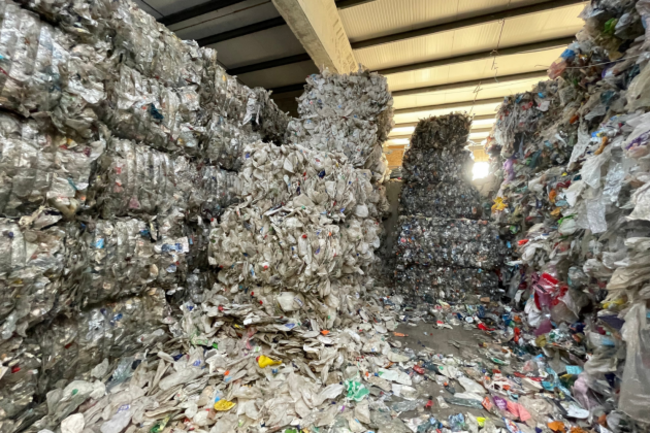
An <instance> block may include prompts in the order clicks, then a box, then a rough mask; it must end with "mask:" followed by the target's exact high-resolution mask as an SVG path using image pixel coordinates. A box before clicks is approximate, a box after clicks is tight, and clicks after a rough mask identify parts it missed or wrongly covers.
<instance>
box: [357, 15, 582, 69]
mask: <svg viewBox="0 0 650 433" xmlns="http://www.w3.org/2000/svg"><path fill="white" fill-rule="evenodd" d="M582 9H583V6H582V5H574V6H566V7H563V8H557V9H552V10H549V11H544V12H538V13H534V14H529V15H524V16H521V17H515V18H509V19H507V20H503V21H494V22H489V23H486V24H482V25H477V26H473V27H468V28H462V29H458V30H453V31H448V32H442V33H435V34H432V35H428V36H421V37H417V38H411V39H405V40H401V41H396V42H393V43H388V44H382V45H378V46H373V47H367V48H361V49H356V50H354V55H355V56H356V58H357V61H358V62H360V63H362V64H364V65H366V67H368V68H370V69H384V68H389V67H394V66H400V65H407V64H412V63H418V62H424V61H430V60H435V59H442V58H447V57H456V56H461V55H464V54H470V53H476V52H482V51H490V50H498V49H499V48H505V47H512V46H517V45H523V44H527V43H531V42H535V41H540V40H549V39H555V38H559V37H562V36H568V35H572V34H575V33H576V32H577V31H579V30H580V29H581V28H582V26H583V22H582V20H581V19H579V18H578V14H579V13H580V12H581V11H582Z"/></svg>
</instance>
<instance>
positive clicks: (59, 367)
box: [32, 288, 171, 395]
mask: <svg viewBox="0 0 650 433" xmlns="http://www.w3.org/2000/svg"><path fill="white" fill-rule="evenodd" d="M170 313H171V311H170V307H169V305H168V304H167V301H166V300H165V294H164V292H163V291H162V290H161V289H155V288H148V289H147V293H146V294H145V293H143V295H142V296H139V297H132V298H126V299H123V300H120V301H116V302H110V303H103V304H99V305H97V304H96V306H95V307H93V308H89V309H86V310H83V311H81V312H79V313H76V314H73V315H71V317H70V318H67V317H61V318H59V319H57V320H55V321H54V322H52V323H51V324H49V325H48V326H43V327H42V328H36V329H35V330H34V332H33V336H32V339H33V340H34V341H36V342H38V344H40V346H41V350H42V359H43V361H42V362H43V363H42V366H41V370H40V375H39V380H38V389H39V393H40V394H41V395H44V394H45V393H46V392H48V391H49V390H51V389H52V388H54V387H55V386H56V385H57V382H59V383H60V381H62V382H63V383H67V382H68V381H70V380H73V379H78V378H82V377H87V375H88V374H89V373H90V371H91V370H92V369H93V368H94V367H96V366H98V365H99V364H101V363H102V361H103V360H104V359H108V361H109V363H110V362H112V361H114V360H116V359H118V358H120V357H123V356H126V355H130V354H134V353H135V352H137V351H138V350H140V349H144V348H146V347H148V346H151V345H152V344H153V343H154V342H156V341H160V340H161V339H162V340H164V339H166V338H167V335H168V334H166V333H165V332H163V328H165V327H166V324H168V323H169V316H170Z"/></svg>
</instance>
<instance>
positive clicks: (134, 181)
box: [89, 138, 240, 219]
mask: <svg viewBox="0 0 650 433" xmlns="http://www.w3.org/2000/svg"><path fill="white" fill-rule="evenodd" d="M108 149H109V150H108V151H107V152H105V153H104V155H102V157H101V158H100V159H99V161H98V164H97V169H96V171H95V177H94V179H93V183H92V187H91V188H90V191H91V193H90V194H89V197H90V200H89V201H90V204H91V205H92V206H96V207H97V209H98V210H99V211H100V214H101V216H102V218H104V219H110V218H113V217H116V216H127V215H134V216H139V217H141V218H145V219H148V218H154V217H157V216H165V215H168V214H169V213H170V212H171V211H172V210H173V209H177V210H180V211H182V212H189V213H190V214H191V215H201V216H203V217H204V218H207V219H212V218H216V217H218V216H219V215H221V214H222V213H223V210H224V209H225V208H226V207H227V206H229V205H230V204H232V203H234V202H236V201H237V199H238V197H239V195H240V187H239V177H238V176H237V174H236V173H233V172H227V171H224V170H221V169H218V168H216V167H213V166H209V165H204V164H202V163H200V164H197V163H194V162H190V161H189V160H188V159H187V158H186V157H184V156H178V155H176V156H175V155H169V154H167V153H164V152H159V151H157V150H154V149H151V148H150V147H148V146H145V145H142V144H135V143H134V142H133V141H131V140H123V139H115V138H111V140H110V141H109V143H108Z"/></svg>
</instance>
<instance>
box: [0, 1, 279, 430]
mask: <svg viewBox="0 0 650 433" xmlns="http://www.w3.org/2000/svg"><path fill="white" fill-rule="evenodd" d="M20 3H21V4H22V7H21V6H19V5H18V4H16V3H14V2H10V1H2V2H0V18H1V19H0V22H1V23H2V24H1V27H0V48H1V50H2V52H3V56H2V59H0V62H1V63H2V68H3V70H4V71H6V72H7V73H5V74H2V77H1V78H0V106H1V107H2V108H3V109H6V110H9V111H12V112H13V113H14V114H10V113H1V114H0V135H1V138H0V141H1V143H0V146H1V153H2V155H3V158H2V161H1V162H0V177H1V178H2V186H1V187H0V216H2V217H6V218H13V219H3V220H2V225H3V232H2V237H1V238H0V248H1V249H2V251H4V252H5V253H6V256H5V257H6V260H5V262H4V263H5V265H4V266H3V267H2V270H1V272H0V280H1V284H0V292H1V293H2V298H3V301H2V306H1V308H0V329H1V331H2V341H3V346H5V343H6V346H5V347H10V350H9V349H7V350H4V349H3V351H2V353H1V354H0V356H1V359H0V361H1V362H2V364H1V365H2V367H1V368H2V372H3V374H2V375H0V388H2V391H0V424H1V425H2V427H0V430H2V431H4V427H5V426H9V425H13V424H14V421H15V420H17V419H18V418H20V417H23V416H24V415H25V414H26V413H27V412H30V411H34V410H36V409H35V408H37V407H38V406H35V403H34V401H35V400H37V401H39V402H43V401H44V398H45V394H46V393H47V391H49V389H48V388H49V387H51V386H54V382H47V385H46V386H41V387H40V388H39V389H36V387H32V386H27V384H26V385H25V387H24V388H21V393H20V394H19V393H17V392H16V386H19V385H18V384H19V383H20V381H19V380H18V379H17V378H18V376H13V375H14V374H16V375H19V372H20V371H25V370H24V369H27V370H28V371H33V373H34V376H35V377H34V378H33V381H34V382H35V381H39V377H38V376H40V375H41V374H42V371H44V369H43V368H42V364H40V363H45V362H46V361H45V360H43V359H42V358H41V357H40V355H39V356H37V355H34V353H37V352H39V351H40V350H41V349H40V344H41V338H40V334H42V332H44V331H45V330H46V329H48V332H49V331H51V332H59V333H61V335H57V334H51V333H50V334H51V335H50V334H48V335H49V336H48V341H49V340H56V339H57V338H58V339H61V338H63V335H64V334H65V333H66V332H68V331H66V330H65V329H68V328H69V327H68V328H65V329H64V328H61V327H58V328H52V329H49V328H48V326H46V325H45V324H49V323H52V321H54V322H56V321H61V320H63V319H61V317H62V316H61V315H62V314H65V315H67V316H68V317H69V321H70V322H69V326H72V327H73V328H76V329H79V331H80V332H81V329H83V328H84V327H87V326H88V323H87V322H85V321H84V320H85V319H83V317H86V316H85V315H87V314H89V312H90V311H91V309H92V308H98V309H100V310H102V309H103V310H106V308H108V307H107V306H108V305H113V303H114V302H117V303H124V302H126V303H129V302H131V303H133V302H136V303H137V302H145V303H146V302H149V301H148V299H149V298H150V297H151V296H153V295H151V293H153V292H151V291H152V289H157V290H163V291H164V292H165V293H167V295H168V296H169V299H170V301H173V302H181V301H182V300H184V299H186V298H188V297H191V298H193V299H199V298H201V296H202V293H203V291H205V290H206V289H208V288H210V287H211V286H212V283H213V281H212V278H211V277H210V276H209V273H208V272H207V271H208V269H209V266H208V260H207V258H208V257H207V242H208V235H209V232H208V228H207V227H208V225H207V223H209V222H210V221H214V220H216V219H217V218H218V217H219V216H220V215H221V214H222V213H223V211H224V209H225V208H226V207H227V206H229V205H230V204H232V203H234V202H236V201H237V200H238V198H239V195H240V190H239V177H238V174H237V173H234V172H228V171H225V170H223V169H222V168H220V167H225V168H236V167H237V166H238V165H239V164H240V161H241V159H242V155H243V154H242V151H241V150H242V149H241V145H239V146H238V145H237V143H234V142H233V141H232V140H230V139H227V138H223V137H222V136H220V135H219V134H218V133H214V129H215V128H212V129H211V127H212V126H213V123H210V122H211V120H212V119H215V118H216V119H220V118H224V117H228V119H227V122H229V125H230V126H229V129H230V130H231V131H235V132H236V134H237V136H238V137H239V138H240V139H241V142H242V143H252V142H255V141H257V140H258V139H259V137H260V136H263V137H267V136H268V137H270V138H277V136H278V134H279V131H280V130H283V129H284V128H285V127H286V123H287V122H288V118H287V116H286V115H285V114H284V113H282V112H280V111H279V110H278V109H277V106H276V105H275V104H274V103H273V102H272V101H270V100H269V98H268V92H265V91H264V90H262V89H256V90H254V91H253V90H251V89H248V88H247V87H245V86H243V85H241V84H239V83H238V82H237V81H236V80H235V79H234V78H232V77H229V76H227V75H226V74H225V73H223V70H221V68H220V67H218V65H217V63H216V52H215V51H214V50H210V49H203V50H200V49H199V48H198V46H197V45H196V43H195V42H185V41H181V40H180V39H178V38H177V37H176V36H175V35H174V34H173V33H171V32H170V31H169V30H167V29H166V28H164V27H163V26H161V25H160V24H158V23H157V22H156V21H155V19H153V18H152V17H151V16H149V15H147V14H145V13H144V12H142V11H141V10H139V9H138V8H137V7H135V6H134V5H133V4H132V3H130V2H128V1H118V2H114V1H99V2H89V1H83V0H80V1H75V2H45V3H44V2H32V1H24V2H20ZM23 7H24V8H23ZM25 8H28V9H31V11H30V10H27V9H25ZM49 23H54V25H51V24H49ZM202 82H204V83H205V85H201V83H202ZM224 82H225V83H226V84H227V85H226V87H223V84H222V83H224ZM224 89H225V90H224ZM201 98H202V99H203V100H205V101H209V103H206V104H201V103H200V100H201ZM283 125H284V126H283ZM253 128H255V131H253ZM186 287H190V288H191V290H185V288H186ZM158 299H159V301H160V302H162V304H163V305H164V303H165V302H166V301H165V297H164V296H163V297H162V298H158ZM106 311H108V310H106ZM159 319H160V318H159V317H156V318H153V317H148V316H147V315H141V317H140V318H139V320H140V321H139V322H138V323H137V325H138V326H131V325H129V326H127V327H126V328H124V330H123V331H121V332H122V334H120V335H121V337H120V339H116V340H111V339H105V340H102V341H103V343H102V345H103V347H104V349H103V350H104V351H105V353H106V354H108V355H110V356H108V358H109V360H110V362H113V361H114V360H115V359H117V358H118V357H120V356H122V355H124V354H125V353H126V352H133V351H134V350H136V349H135V348H136V346H137V347H139V348H146V347H147V346H148V345H150V342H146V341H143V342H144V343H146V344H139V345H136V346H134V345H127V346H124V347H126V348H128V350H127V351H126V352H123V351H120V350H119V348H118V347H115V346H119V345H120V344H122V342H124V341H127V340H129V339H131V340H133V339H137V338H136V337H139V336H141V335H143V332H144V331H143V330H144V329H147V328H148V326H149V325H148V324H151V325H152V326H153V325H154V324H156V326H157V324H158V323H159V321H160V320H159ZM44 323H45V324H44ZM55 329H56V331H54V330H55ZM107 332H108V331H107ZM111 332H112V331H111ZM16 341H20V343H18V344H16ZM134 341H135V340H134ZM26 342H29V344H30V345H32V346H33V347H34V350H32V349H30V350H29V351H25V350H23V349H22V348H21V345H22V344H27V343H26ZM80 344H82V345H83V344H86V343H85V342H83V341H82V342H81V343H80ZM30 347H31V346H30ZM57 347H58V346H57ZM82 350H85V349H83V348H82ZM57 351H58V352H57ZM23 353H24V354H27V355H21V354H23ZM25 356H26V357H28V358H29V362H27V361H26V360H25V359H26V358H25ZM48 356H50V357H54V358H56V357H59V358H61V357H62V356H65V351H64V350H63V349H62V348H61V347H58V348H54V349H52V351H51V352H50V353H49V355H48ZM34 359H36V360H37V361H34ZM34 362H36V364H35V365H40V367H34V368H31V367H28V365H31V364H33V363H34ZM88 365H89V364H88V363H82V364H78V365H77V364H74V365H72V366H70V367H69V369H68V370H67V371H68V373H67V374H66V376H65V379H66V380H67V379H70V378H73V377H76V376H83V375H87V374H88V371H87V367H88ZM22 366H24V367H22ZM13 370H15V371H13ZM5 373H6V374H5ZM22 374H23V373H20V375H22ZM30 383H31V382H30ZM5 385H6V386H5ZM20 410H23V413H22V414H21V413H18V412H19V411H20ZM25 411H27V412H25ZM30 413H31V412H30ZM7 428H9V427H7ZM12 428H13V427H12ZM9 430H11V428H9Z"/></svg>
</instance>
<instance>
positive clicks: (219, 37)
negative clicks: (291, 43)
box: [196, 17, 286, 47]
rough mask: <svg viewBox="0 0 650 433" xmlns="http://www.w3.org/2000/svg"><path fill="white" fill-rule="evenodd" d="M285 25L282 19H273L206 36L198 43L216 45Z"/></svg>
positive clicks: (198, 40) (202, 45) (200, 44)
mask: <svg viewBox="0 0 650 433" xmlns="http://www.w3.org/2000/svg"><path fill="white" fill-rule="evenodd" d="M285 24H286V22H285V21H284V18H282V17H276V18H271V19H270V20H265V21H260V22H258V23H254V24H251V25H248V26H244V27H239V28H236V29H233V30H228V31H227V32H221V33H217V34H215V35H210V36H206V37H204V38H201V39H197V41H196V42H197V43H198V44H199V46H201V47H204V46H206V45H211V44H216V43H217V42H223V41H227V40H230V39H235V38H239V37H242V36H246V35H250V34H252V33H257V32H261V31H263V30H268V29H272V28H274V27H280V26H283V25H285Z"/></svg>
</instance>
